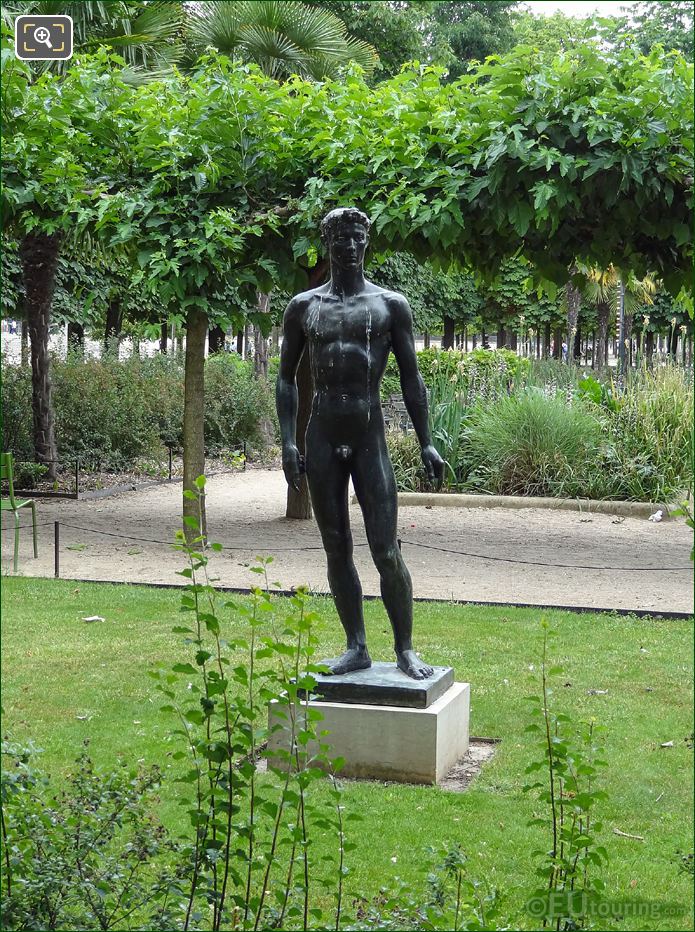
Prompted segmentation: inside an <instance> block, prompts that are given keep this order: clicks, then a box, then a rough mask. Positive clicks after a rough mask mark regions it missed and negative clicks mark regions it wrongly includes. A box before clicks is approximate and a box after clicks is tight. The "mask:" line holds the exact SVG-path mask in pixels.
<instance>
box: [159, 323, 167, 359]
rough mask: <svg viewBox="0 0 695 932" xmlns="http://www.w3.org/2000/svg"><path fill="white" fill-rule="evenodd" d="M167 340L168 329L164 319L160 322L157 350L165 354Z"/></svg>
mask: <svg viewBox="0 0 695 932" xmlns="http://www.w3.org/2000/svg"><path fill="white" fill-rule="evenodd" d="M168 342H169V329H168V327H167V323H166V321H164V323H163V324H162V328H161V330H160V331H159V352H160V353H163V354H164V355H166V352H167V343H168Z"/></svg>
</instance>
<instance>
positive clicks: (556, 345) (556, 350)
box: [553, 327, 562, 359]
mask: <svg viewBox="0 0 695 932" xmlns="http://www.w3.org/2000/svg"><path fill="white" fill-rule="evenodd" d="M553 359H562V330H560V328H559V327H558V328H557V329H555V330H554V331H553Z"/></svg>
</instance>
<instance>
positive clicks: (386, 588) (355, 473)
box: [352, 423, 433, 680]
mask: <svg viewBox="0 0 695 932" xmlns="http://www.w3.org/2000/svg"><path fill="white" fill-rule="evenodd" d="M352 481H353V484H354V486H355V494H356V495H357V500H358V501H359V503H360V507H361V508H362V514H363V515H364V525H365V529H366V531H367V540H368V541H369V548H370V550H371V552H372V558H373V560H374V563H375V564H376V568H377V569H378V571H379V576H380V577H381V597H382V599H383V600H384V607H385V608H386V611H387V613H388V616H389V619H390V621H391V627H392V628H393V637H394V647H395V651H396V661H397V663H398V666H399V667H400V669H401V670H403V672H404V673H407V674H408V676H412V677H413V678H414V679H418V680H419V679H424V678H426V677H428V676H431V675H432V673H433V670H432V667H431V666H429V664H426V663H424V662H423V661H422V660H420V659H419V657H418V656H417V655H416V653H415V651H414V650H413V641H412V634H413V586H412V582H411V580H410V573H409V572H408V568H407V567H406V565H405V563H404V561H403V557H402V556H401V551H400V549H399V547H398V541H397V536H396V535H397V522H398V498H397V491H396V480H395V477H394V475H393V467H392V466H391V461H390V459H389V455H388V450H387V449H386V439H385V437H384V433H383V426H381V425H379V424H378V423H377V424H374V423H373V426H372V429H371V430H370V432H369V440H368V443H363V444H362V445H361V446H360V449H359V450H358V451H357V452H356V453H355V456H354V459H353V463H352Z"/></svg>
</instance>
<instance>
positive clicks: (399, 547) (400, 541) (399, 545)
mask: <svg viewBox="0 0 695 932" xmlns="http://www.w3.org/2000/svg"><path fill="white" fill-rule="evenodd" d="M396 543H397V544H398V549H399V550H402V549H403V548H402V547H401V544H402V543H403V541H402V540H401V539H400V537H397V538H396Z"/></svg>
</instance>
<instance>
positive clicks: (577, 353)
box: [572, 327, 582, 365]
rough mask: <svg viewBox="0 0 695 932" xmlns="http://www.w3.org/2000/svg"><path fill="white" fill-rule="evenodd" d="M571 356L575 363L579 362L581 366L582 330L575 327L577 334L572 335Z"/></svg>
mask: <svg viewBox="0 0 695 932" xmlns="http://www.w3.org/2000/svg"><path fill="white" fill-rule="evenodd" d="M572 355H573V356H574V359H575V362H576V361H577V360H579V363H580V365H581V361H582V328H581V327H577V332H576V333H575V335H574V345H573V347H572Z"/></svg>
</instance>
